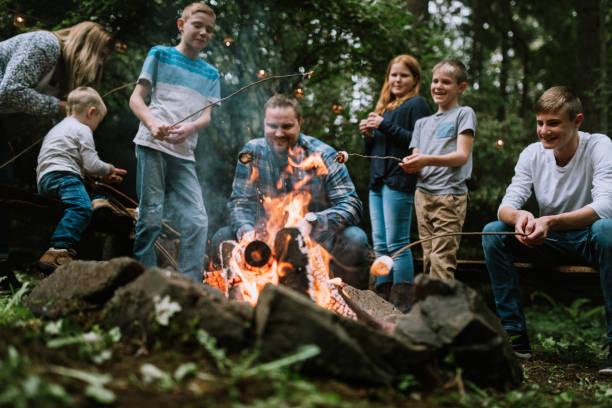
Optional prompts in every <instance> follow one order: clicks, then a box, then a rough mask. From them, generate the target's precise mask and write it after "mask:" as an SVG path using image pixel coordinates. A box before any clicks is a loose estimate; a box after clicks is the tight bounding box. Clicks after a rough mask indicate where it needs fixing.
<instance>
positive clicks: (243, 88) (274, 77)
mask: <svg viewBox="0 0 612 408" xmlns="http://www.w3.org/2000/svg"><path fill="white" fill-rule="evenodd" d="M313 72H314V71H309V72H304V73H301V72H300V73H297V74H287V75H271V76H268V77H265V78H263V79H260V80H259V81H255V82H251V83H250V84H248V85H245V86H243V87H242V88H240V89H238V90H237V91H235V92H232V93H231V94H229V95H228V96H226V97H224V98H221V99H219V100H218V101H215V102H209V103H208V104H206V106H204V107H203V108H202V109H198V110H197V111H195V112H193V113H191V114H189V115H187V116H185V117H184V118H183V119H181V120H179V121H178V122H176V123H173V124H172V125H171V126H170V127H173V126H176V125H178V124H179V123H181V122H184V121H186V120H187V119H189V118H190V117H192V116H194V115H197V114H198V113H200V112H202V111H203V110H205V109H208V108H210V107H211V106H214V105H219V104H221V102H223V101H226V100H228V99H229V98H231V97H233V96H234V95H237V94H239V93H240V92H242V91H244V90H246V89H248V88H250V87H252V86H255V85H258V84H261V83H262V82H266V81H269V80H271V79H283V78H291V77H295V76H301V77H303V78H306V79H310V77H311V76H312V74H313Z"/></svg>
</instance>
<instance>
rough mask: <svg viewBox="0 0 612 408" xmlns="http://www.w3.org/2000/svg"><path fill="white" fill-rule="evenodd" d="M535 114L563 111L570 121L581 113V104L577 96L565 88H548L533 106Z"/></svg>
mask: <svg viewBox="0 0 612 408" xmlns="http://www.w3.org/2000/svg"><path fill="white" fill-rule="evenodd" d="M535 111H536V113H547V112H558V111H565V112H567V115H568V116H569V119H570V120H574V119H575V118H576V115H578V114H579V113H582V102H581V101H580V98H579V97H578V95H576V94H575V93H574V91H573V90H572V89H571V88H569V87H567V86H553V87H552V88H548V89H547V90H546V91H544V93H543V94H542V96H540V97H539V98H538V101H537V102H536V104H535Z"/></svg>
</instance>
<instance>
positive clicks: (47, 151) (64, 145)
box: [36, 116, 111, 183]
mask: <svg viewBox="0 0 612 408" xmlns="http://www.w3.org/2000/svg"><path fill="white" fill-rule="evenodd" d="M52 171H69V172H72V173H76V174H78V175H79V176H81V178H83V177H84V176H85V172H87V173H88V174H93V175H96V176H107V175H109V174H110V171H111V165H110V164H109V163H106V162H103V161H102V160H100V158H99V157H98V152H97V151H96V146H95V144H94V139H93V132H92V131H91V129H90V127H89V126H87V125H84V124H82V123H81V122H79V121H78V120H77V119H75V118H73V117H70V116H69V117H67V118H65V119H64V120H62V121H61V122H60V123H58V124H57V125H55V126H54V127H53V128H52V129H51V130H50V131H49V133H47V135H46V136H45V139H44V140H43V144H42V147H41V148H40V153H39V154H38V166H37V167H36V182H37V183H38V182H39V181H40V179H41V178H42V176H44V175H45V174H47V173H50V172H52Z"/></svg>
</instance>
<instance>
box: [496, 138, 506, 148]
mask: <svg viewBox="0 0 612 408" xmlns="http://www.w3.org/2000/svg"><path fill="white" fill-rule="evenodd" d="M495 147H497V148H498V149H503V148H504V141H503V139H497V141H496V142H495Z"/></svg>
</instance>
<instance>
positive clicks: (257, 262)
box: [204, 152, 356, 319]
mask: <svg viewBox="0 0 612 408" xmlns="http://www.w3.org/2000/svg"><path fill="white" fill-rule="evenodd" d="M293 153H295V152H290V154H289V160H288V164H287V167H288V169H287V171H289V172H291V171H292V169H293V168H301V169H303V170H307V171H308V174H309V175H310V176H309V177H312V176H315V175H322V174H326V173H327V168H326V166H325V164H324V162H323V160H322V159H321V157H320V156H319V155H311V156H309V157H308V158H307V159H305V160H303V161H302V162H301V163H297V162H295V161H294V160H292V159H291V157H292V156H293V157H295V155H294V154H293ZM240 157H241V161H242V158H244V157H249V155H248V152H247V153H245V152H243V153H241V156H240ZM249 159H250V160H245V161H243V163H244V164H247V163H250V162H251V161H252V154H251V155H250V157H249ZM257 177H258V171H257V168H256V167H254V166H252V167H251V178H250V180H249V182H250V183H255V182H257ZM309 177H306V178H304V179H303V180H300V182H299V183H296V185H295V186H294V190H293V191H292V192H290V193H288V194H286V195H284V196H280V197H267V196H262V197H259V199H260V202H261V203H262V204H263V207H264V211H265V214H266V218H265V220H264V222H263V223H260V224H261V226H260V227H258V228H257V229H256V231H255V233H254V234H245V236H244V237H243V238H242V239H241V240H240V241H239V242H236V241H225V242H223V243H222V245H221V248H220V259H221V269H219V270H213V271H211V272H208V273H207V274H206V276H205V278H204V283H207V284H209V285H211V286H213V287H216V288H218V289H219V290H220V291H221V292H222V293H223V294H224V295H225V296H226V297H228V298H231V299H234V300H238V301H244V302H248V303H250V304H252V305H255V304H256V303H257V299H258V298H259V293H260V292H261V290H262V289H263V287H264V286H265V285H266V284H268V283H271V284H273V285H278V284H282V285H285V286H289V287H291V288H292V289H294V290H296V291H298V292H301V293H304V294H305V295H308V296H309V297H310V298H311V299H312V300H313V301H314V302H315V303H316V304H318V305H319V306H321V307H323V308H325V309H329V310H333V311H335V312H337V313H339V314H341V315H343V316H345V317H350V318H353V319H356V315H355V313H354V312H353V310H351V308H350V307H349V306H348V305H347V304H346V302H345V300H344V298H343V297H342V295H341V293H340V291H341V289H342V286H343V282H342V280H341V279H340V278H334V277H332V276H330V268H329V261H330V258H331V256H330V254H329V253H328V252H327V251H326V250H325V249H324V248H323V247H322V246H321V245H319V244H318V243H317V242H315V241H314V240H313V239H312V238H311V237H310V236H309V234H307V233H303V232H301V231H300V230H299V229H298V228H297V227H296V226H297V225H298V223H299V221H300V220H302V219H303V218H304V216H305V215H306V214H307V213H308V212H309V211H308V204H309V202H310V199H311V196H310V194H309V193H308V192H307V191H301V189H302V187H303V186H304V185H305V184H306V183H307V182H308V180H309ZM281 182H282V181H281V180H279V183H281ZM279 186H280V184H279Z"/></svg>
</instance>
